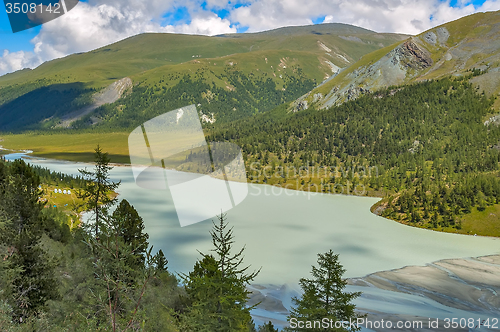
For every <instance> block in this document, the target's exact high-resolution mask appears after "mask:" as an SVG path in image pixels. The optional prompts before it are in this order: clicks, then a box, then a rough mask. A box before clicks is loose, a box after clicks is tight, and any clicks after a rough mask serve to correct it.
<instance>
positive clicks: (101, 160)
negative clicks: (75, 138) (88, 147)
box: [78, 144, 120, 237]
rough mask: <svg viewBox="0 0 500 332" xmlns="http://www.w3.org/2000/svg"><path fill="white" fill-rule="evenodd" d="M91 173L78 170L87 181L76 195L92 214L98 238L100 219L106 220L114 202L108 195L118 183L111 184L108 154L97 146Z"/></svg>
mask: <svg viewBox="0 0 500 332" xmlns="http://www.w3.org/2000/svg"><path fill="white" fill-rule="evenodd" d="M94 151H95V153H94V161H95V167H94V170H93V171H87V170H86V169H79V170H78V171H79V172H80V173H81V174H82V176H83V177H84V178H85V179H86V180H87V182H86V184H85V188H84V189H83V190H82V191H80V192H79V193H78V197H79V198H81V199H83V200H84V201H85V208H86V209H87V210H91V211H93V212H94V217H95V219H94V221H95V224H94V228H95V236H96V237H98V236H99V225H100V223H101V219H103V218H106V212H105V211H106V210H107V209H108V208H109V207H110V206H111V205H113V204H114V203H115V202H116V199H115V198H112V197H111V196H110V193H111V192H113V191H114V190H116V188H118V186H119V185H120V182H116V183H115V182H113V181H111V180H110V178H109V172H110V171H111V169H113V167H111V166H109V162H110V159H109V157H108V153H104V152H103V151H102V149H101V147H100V146H99V144H98V145H97V147H96V148H95V150H94Z"/></svg>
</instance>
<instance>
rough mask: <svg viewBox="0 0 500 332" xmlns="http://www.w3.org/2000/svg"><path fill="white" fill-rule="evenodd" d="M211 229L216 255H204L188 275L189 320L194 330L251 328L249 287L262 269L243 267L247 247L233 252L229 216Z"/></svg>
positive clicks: (185, 278) (186, 284) (238, 329)
mask: <svg viewBox="0 0 500 332" xmlns="http://www.w3.org/2000/svg"><path fill="white" fill-rule="evenodd" d="M217 218H218V222H217V223H215V222H214V224H213V229H212V231H211V232H210V234H211V235H212V243H213V245H214V247H215V248H214V249H213V252H214V253H215V255H207V254H202V255H203V259H202V260H201V261H198V262H196V264H195V266H194V270H193V271H192V272H191V273H189V275H187V276H186V275H185V276H184V281H185V286H186V292H187V295H188V300H189V302H190V305H191V307H190V308H189V309H188V312H187V314H186V315H185V320H186V322H187V324H188V325H189V328H191V329H192V330H194V331H221V332H222V331H228V332H229V331H248V329H249V323H250V321H251V316H250V310H251V309H252V308H253V307H247V305H246V303H247V300H248V295H249V291H248V290H247V289H246V286H247V285H248V284H249V283H250V282H251V281H252V280H254V279H255V277H256V276H257V274H258V273H259V271H260V270H259V271H255V272H253V273H247V270H248V269H249V266H247V267H243V266H242V264H243V252H244V249H245V248H244V247H243V248H242V249H241V250H239V251H238V252H237V253H235V254H233V253H232V246H233V244H234V236H233V231H232V228H231V229H227V227H228V224H227V221H226V215H225V214H221V215H220V216H218V217H217Z"/></svg>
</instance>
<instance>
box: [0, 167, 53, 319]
mask: <svg viewBox="0 0 500 332" xmlns="http://www.w3.org/2000/svg"><path fill="white" fill-rule="evenodd" d="M0 164H2V162H0ZM0 169H1V170H0V173H1V174H0V177H1V179H0V226H1V232H0V245H1V246H3V247H5V248H7V250H6V253H5V256H4V259H3V265H4V266H3V268H2V269H1V271H0V274H1V277H0V279H1V283H3V284H4V285H3V287H2V288H4V289H7V294H6V295H7V302H8V303H9V304H10V306H11V308H12V314H13V318H14V321H16V322H19V323H22V322H25V321H26V320H27V319H28V318H30V317H34V316H37V315H38V314H40V313H41V312H43V311H44V310H45V308H46V303H47V301H48V300H55V299H58V298H59V294H58V292H57V282H56V279H55V276H54V267H55V262H54V261H53V260H52V259H50V258H49V257H48V255H47V253H46V252H45V251H44V250H43V249H42V247H41V245H40V239H41V236H42V234H43V221H42V218H41V210H42V208H43V202H39V196H40V195H41V192H40V190H39V189H38V186H39V184H40V182H39V178H38V176H36V175H35V174H34V173H33V170H32V168H31V167H30V166H29V165H26V163H25V162H24V161H22V160H16V161H15V162H13V163H12V164H11V165H10V166H9V167H6V166H5V165H2V166H1V167H0Z"/></svg>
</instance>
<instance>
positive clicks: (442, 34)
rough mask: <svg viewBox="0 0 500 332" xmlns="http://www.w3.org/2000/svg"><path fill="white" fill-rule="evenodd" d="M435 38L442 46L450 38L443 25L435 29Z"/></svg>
mask: <svg viewBox="0 0 500 332" xmlns="http://www.w3.org/2000/svg"><path fill="white" fill-rule="evenodd" d="M436 34H437V39H438V42H439V44H440V45H441V46H444V45H445V44H446V42H447V41H448V38H450V32H449V31H448V29H446V28H445V27H440V28H437V29H436Z"/></svg>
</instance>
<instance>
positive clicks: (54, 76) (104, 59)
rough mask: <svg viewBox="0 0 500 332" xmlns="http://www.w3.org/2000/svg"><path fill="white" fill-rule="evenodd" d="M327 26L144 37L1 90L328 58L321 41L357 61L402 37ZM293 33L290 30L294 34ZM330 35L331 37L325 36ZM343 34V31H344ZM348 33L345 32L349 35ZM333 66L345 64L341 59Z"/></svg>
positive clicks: (49, 66)
mask: <svg viewBox="0 0 500 332" xmlns="http://www.w3.org/2000/svg"><path fill="white" fill-rule="evenodd" d="M329 26H330V25H325V26H324V27H323V30H324V31H325V34H323V35H317V34H311V32H310V31H311V29H312V28H311V27H307V28H306V27H303V28H304V29H299V30H298V31H296V32H294V33H292V34H288V35H285V36H283V35H282V34H280V33H276V34H270V35H266V34H244V35H229V36H226V37H206V36H194V35H176V34H152V33H148V34H142V35H137V36H133V37H130V38H127V39H125V40H122V41H119V42H117V43H114V44H111V45H108V46H105V47H102V48H99V49H97V50H94V51H90V52H87V53H81V54H73V55H70V56H67V57H65V58H62V59H56V60H53V61H49V62H46V63H44V64H42V65H41V66H39V67H38V68H36V69H35V70H24V71H20V72H17V73H13V74H9V75H5V76H2V77H0V88H1V87H5V86H9V85H15V84H25V83H27V82H29V81H35V80H37V79H41V78H45V79H48V80H50V81H53V82H54V83H67V82H85V83H87V84H89V85H90V86H92V87H103V86H105V85H108V84H109V83H110V82H112V81H115V80H117V79H119V78H123V77H126V76H131V75H137V74H139V73H141V72H144V71H147V70H150V69H153V68H157V67H160V66H165V65H173V64H179V63H184V62H188V61H190V60H192V59H193V55H196V56H198V55H199V56H200V57H201V58H217V57H221V56H226V55H230V54H235V53H246V52H250V51H257V50H271V49H273V50H292V51H307V52H311V53H313V54H322V53H324V51H323V50H321V49H320V48H319V47H318V45H317V42H318V41H321V42H323V43H324V44H326V45H327V46H328V47H330V48H335V49H336V50H337V51H338V52H341V53H342V54H346V55H347V56H348V57H351V58H354V59H356V60H357V58H359V57H360V56H361V55H363V54H366V53H369V52H371V51H373V50H375V49H378V48H379V47H380V46H379V45H378V43H382V44H388V43H391V42H393V41H394V40H396V39H400V38H401V37H400V35H395V34H380V35H379V34H376V33H370V32H369V31H368V30H364V29H359V28H358V29H359V31H358V30H356V29H354V30H353V31H352V33H351V34H355V33H358V34H359V33H362V34H361V35H359V36H360V38H361V39H363V40H365V39H366V40H367V41H368V42H370V43H371V44H368V43H366V44H362V43H358V42H353V41H346V40H344V39H341V38H339V37H338V36H337V35H335V31H334V29H335V28H334V27H333V26H334V25H333V26H332V27H330V28H329ZM293 30H294V28H291V31H293ZM326 31H329V33H330V34H326V33H327V32H326ZM341 31H343V30H341ZM344 32H345V31H344ZM332 62H334V63H336V64H337V65H342V63H341V62H339V60H336V59H333V60H332Z"/></svg>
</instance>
